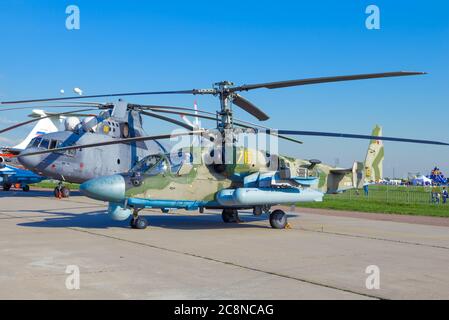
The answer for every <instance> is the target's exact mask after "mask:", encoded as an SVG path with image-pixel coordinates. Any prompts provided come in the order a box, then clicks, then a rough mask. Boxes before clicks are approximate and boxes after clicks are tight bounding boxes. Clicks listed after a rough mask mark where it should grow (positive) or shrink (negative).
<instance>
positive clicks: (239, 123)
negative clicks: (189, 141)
mask: <svg viewBox="0 0 449 320" xmlns="http://www.w3.org/2000/svg"><path fill="white" fill-rule="evenodd" d="M152 111H154V112H162V113H170V114H178V115H184V116H192V117H198V118H201V119H207V120H214V121H216V120H217V118H216V117H209V116H204V115H201V114H195V113H190V112H183V111H171V110H164V109H154V110H152ZM211 114H212V113H211ZM234 124H235V125H237V126H240V127H242V128H247V129H250V128H251V129H254V128H255V127H258V128H262V129H264V130H266V133H267V134H270V135H273V136H278V137H279V138H281V139H284V140H288V141H291V142H295V143H299V144H302V143H303V142H302V141H300V140H297V139H294V138H290V137H286V136H284V135H280V134H278V133H276V132H275V129H272V128H268V127H264V126H261V125H258V124H255V123H251V122H247V121H243V120H239V119H236V118H234Z"/></svg>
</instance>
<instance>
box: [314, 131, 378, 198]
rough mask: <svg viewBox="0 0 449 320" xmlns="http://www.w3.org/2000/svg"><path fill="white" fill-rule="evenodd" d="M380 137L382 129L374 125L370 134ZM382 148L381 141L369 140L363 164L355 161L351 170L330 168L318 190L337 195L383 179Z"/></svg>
mask: <svg viewBox="0 0 449 320" xmlns="http://www.w3.org/2000/svg"><path fill="white" fill-rule="evenodd" d="M371 135H373V136H381V135H382V128H381V127H380V126H378V125H376V126H375V127H374V129H373V131H372V133H371ZM383 160H384V147H383V143H382V141H381V140H371V141H370V144H369V145H368V150H367V152H366V158H365V162H358V161H355V162H354V163H353V165H352V167H351V168H347V169H341V168H330V169H328V174H327V177H326V180H323V181H322V183H321V185H319V187H320V188H322V189H323V191H324V192H327V193H338V192H342V191H345V190H348V189H353V188H362V187H363V185H364V184H365V183H366V182H377V181H379V180H382V178H383Z"/></svg>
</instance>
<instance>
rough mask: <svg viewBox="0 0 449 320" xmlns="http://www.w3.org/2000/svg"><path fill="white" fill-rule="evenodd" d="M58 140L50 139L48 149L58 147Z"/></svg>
mask: <svg viewBox="0 0 449 320" xmlns="http://www.w3.org/2000/svg"><path fill="white" fill-rule="evenodd" d="M58 144H59V141H58V140H50V149H56V148H57V147H58Z"/></svg>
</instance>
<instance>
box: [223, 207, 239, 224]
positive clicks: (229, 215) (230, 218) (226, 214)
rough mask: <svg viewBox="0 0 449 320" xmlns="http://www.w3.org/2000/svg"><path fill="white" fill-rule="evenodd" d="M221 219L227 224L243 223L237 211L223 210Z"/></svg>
mask: <svg viewBox="0 0 449 320" xmlns="http://www.w3.org/2000/svg"><path fill="white" fill-rule="evenodd" d="M221 217H222V219H223V221H224V222H225V223H235V222H242V221H241V220H240V218H239V212H238V211H237V209H223V212H222V213H221Z"/></svg>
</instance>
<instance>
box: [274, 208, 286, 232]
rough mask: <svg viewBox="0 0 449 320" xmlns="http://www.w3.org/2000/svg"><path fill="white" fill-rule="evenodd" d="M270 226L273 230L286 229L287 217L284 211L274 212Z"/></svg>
mask: <svg viewBox="0 0 449 320" xmlns="http://www.w3.org/2000/svg"><path fill="white" fill-rule="evenodd" d="M270 225H271V227H272V228H273V229H285V226H286V225H287V215H286V214H285V212H284V211H282V210H274V211H273V212H272V213H271V214H270Z"/></svg>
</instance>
